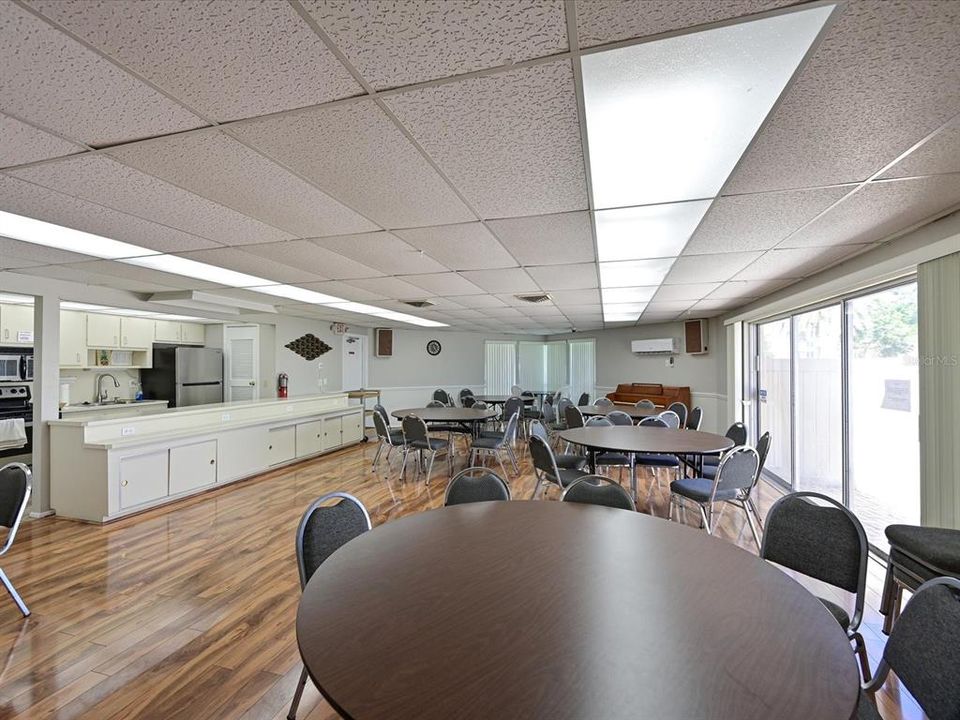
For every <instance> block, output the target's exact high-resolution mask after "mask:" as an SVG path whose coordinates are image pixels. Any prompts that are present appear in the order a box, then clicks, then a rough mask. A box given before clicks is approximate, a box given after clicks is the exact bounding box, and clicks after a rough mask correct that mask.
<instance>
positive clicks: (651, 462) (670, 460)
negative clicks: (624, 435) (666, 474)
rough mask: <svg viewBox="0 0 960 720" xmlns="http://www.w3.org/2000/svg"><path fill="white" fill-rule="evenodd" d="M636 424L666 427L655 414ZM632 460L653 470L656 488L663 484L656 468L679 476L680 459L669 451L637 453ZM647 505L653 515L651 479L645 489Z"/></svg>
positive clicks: (639, 465)
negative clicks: (670, 471)
mask: <svg viewBox="0 0 960 720" xmlns="http://www.w3.org/2000/svg"><path fill="white" fill-rule="evenodd" d="M637 425H638V426H639V427H645V428H666V427H667V424H666V423H665V422H664V421H663V420H661V419H660V418H659V417H657V416H656V415H651V416H649V417H645V418H643V419H642V420H641V421H640V422H639V423H637ZM634 462H635V463H636V465H637V466H638V467H645V468H649V469H651V470H653V476H654V479H655V480H656V481H657V489H660V490H662V489H663V485H662V484H661V483H660V474H659V473H658V472H657V470H659V469H661V468H667V469H668V470H673V471H674V472H676V473H677V479H679V478H680V460H679V458H677V456H676V455H671V454H670V453H638V454H637V455H636V456H635V458H634ZM647 505H648V506H649V508H650V514H651V515H653V514H654V512H653V482H652V481H651V483H650V487H649V489H648V490H647Z"/></svg>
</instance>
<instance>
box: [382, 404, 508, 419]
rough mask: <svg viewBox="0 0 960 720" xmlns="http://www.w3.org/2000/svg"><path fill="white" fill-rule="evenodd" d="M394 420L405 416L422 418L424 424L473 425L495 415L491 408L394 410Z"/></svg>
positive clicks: (495, 412)
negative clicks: (449, 423)
mask: <svg viewBox="0 0 960 720" xmlns="http://www.w3.org/2000/svg"><path fill="white" fill-rule="evenodd" d="M390 414H391V415H393V416H394V417H395V418H397V419H398V420H402V419H403V418H405V417H406V416H407V415H416V416H417V417H419V418H422V419H423V421H424V422H460V423H473V422H481V421H483V420H489V419H490V418H492V417H493V416H495V415H496V414H497V411H496V410H494V409H493V408H487V409H486V410H474V409H473V408H462V407H436V408H403V409H402V410H394V411H393V412H392V413H390Z"/></svg>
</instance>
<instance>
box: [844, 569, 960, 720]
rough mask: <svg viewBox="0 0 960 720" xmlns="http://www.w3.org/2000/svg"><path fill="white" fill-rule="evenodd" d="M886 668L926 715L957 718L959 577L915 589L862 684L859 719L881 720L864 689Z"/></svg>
mask: <svg viewBox="0 0 960 720" xmlns="http://www.w3.org/2000/svg"><path fill="white" fill-rule="evenodd" d="M891 670H893V672H895V673H896V674H897V679H898V680H899V681H900V682H901V683H902V684H903V686H904V687H906V688H907V690H909V691H910V694H911V695H912V696H913V698H914V699H915V700H916V701H917V704H918V705H919V706H920V708H921V709H922V710H923V712H924V713H925V715H926V717H929V718H958V717H960V580H957V579H956V578H952V577H939V578H934V579H933V580H928V581H927V582H925V583H924V584H923V585H921V586H920V587H919V588H918V589H917V590H916V592H915V593H914V595H913V599H911V600H910V602H909V603H907V607H906V609H904V611H903V614H902V615H901V616H900V618H899V620H898V621H897V624H896V625H895V626H894V628H893V631H892V632H891V633H890V638H889V639H888V640H887V644H886V646H885V647H884V649H883V659H882V660H881V661H880V665H879V666H878V667H877V673H876V675H874V676H873V678H872V679H871V680H870V681H869V682H867V683H866V684H865V685H864V686H863V690H864V692H862V693H860V705H859V707H858V708H857V717H858V718H859V719H860V720H882V719H881V718H880V715H879V713H877V710H876V708H875V707H874V705H873V703H872V702H870V700H869V699H868V696H867V693H869V694H870V695H872V694H873V693H875V692H876V691H877V690H879V689H880V688H881V687H882V686H883V683H884V682H885V681H886V679H887V675H888V674H889V673H890V671H891Z"/></svg>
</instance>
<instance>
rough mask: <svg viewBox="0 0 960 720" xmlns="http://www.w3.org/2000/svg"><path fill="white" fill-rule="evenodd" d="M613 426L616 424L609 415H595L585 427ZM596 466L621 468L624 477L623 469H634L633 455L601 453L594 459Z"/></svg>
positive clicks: (588, 420) (588, 419)
mask: <svg viewBox="0 0 960 720" xmlns="http://www.w3.org/2000/svg"><path fill="white" fill-rule="evenodd" d="M627 417H630V416H629V415H628V416H627ZM631 424H632V423H631ZM613 425H614V423H613V421H612V420H610V416H609V415H595V416H593V417H592V418H587V421H586V423H584V427H613ZM594 464H595V465H596V467H616V468H620V473H621V475H622V474H623V468H633V453H620V452H610V451H605V452H599V453H597V454H596V456H595V457H594Z"/></svg>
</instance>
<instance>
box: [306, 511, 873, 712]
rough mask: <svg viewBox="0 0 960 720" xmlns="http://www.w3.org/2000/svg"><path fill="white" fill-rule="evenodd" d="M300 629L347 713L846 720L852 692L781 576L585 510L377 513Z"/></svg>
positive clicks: (709, 542)
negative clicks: (379, 521) (378, 520)
mask: <svg viewBox="0 0 960 720" xmlns="http://www.w3.org/2000/svg"><path fill="white" fill-rule="evenodd" d="M296 630H297V642H298V644H299V648H300V654H301V656H302V658H303V661H304V664H305V666H306V668H307V671H308V673H309V675H310V677H311V678H312V680H313V682H314V683H315V684H316V686H317V687H318V688H319V689H320V692H321V693H322V694H323V696H324V697H325V698H326V699H327V701H328V702H329V703H330V704H331V705H332V706H333V708H334V709H335V710H336V711H337V712H338V713H339V714H340V715H341V716H342V717H344V718H348V720H408V719H409V720H448V719H449V718H458V720H489V719H490V718H526V719H530V720H539V719H543V720H596V719H597V718H604V720H628V719H629V720H636V719H637V718H657V719H658V720H732V719H733V718H736V720H772V719H773V718H776V720H849V718H851V716H852V715H853V713H854V712H855V709H856V704H857V698H858V692H859V689H860V686H859V682H858V681H859V676H858V672H857V666H856V662H855V660H854V654H853V652H852V650H851V649H850V643H849V641H848V640H847V638H846V635H845V634H844V632H843V630H842V629H841V628H840V625H839V624H838V623H837V621H836V620H835V619H834V618H833V616H832V615H831V614H830V613H829V612H828V611H827V609H826V608H825V607H824V606H823V604H822V603H820V601H819V600H817V599H816V598H815V597H814V596H813V595H812V594H811V593H809V592H808V591H807V590H806V589H805V588H803V587H802V586H801V585H800V584H798V583H797V582H796V581H795V580H793V579H792V578H790V577H789V576H787V575H786V574H785V573H783V572H782V571H780V570H778V569H777V568H775V567H774V566H772V565H769V564H768V563H766V562H764V561H762V560H760V559H759V558H757V557H756V556H754V555H752V554H750V553H747V552H746V551H744V550H742V549H740V548H737V547H735V546H734V545H732V544H730V543H728V542H725V541H722V540H720V539H718V538H714V537H711V536H709V535H707V534H706V533H704V532H701V531H698V530H696V529H693V528H689V527H686V526H683V525H680V524H678V523H671V522H666V521H664V520H662V519H657V518H652V517H650V516H648V515H643V514H641V513H636V512H630V511H626V510H618V509H614V508H607V507H600V506H594V505H584V504H578V503H562V502H550V501H542V500H541V501H509V502H480V503H471V504H467V505H455V506H451V507H446V508H439V509H436V510H430V511H427V512H421V513H416V514H414V515H410V516H407V517H404V518H401V519H399V520H394V521H390V522H387V523H386V524H384V525H381V526H380V527H377V528H376V529H374V530H372V531H370V532H367V533H364V534H363V535H361V536H359V537H357V538H356V539H354V540H351V541H350V542H348V543H347V544H346V545H344V546H343V547H342V548H340V549H339V550H337V551H336V552H335V553H333V555H331V556H330V558H329V559H328V560H327V561H326V562H325V563H324V564H323V565H321V566H320V568H319V569H318V570H317V571H316V572H315V573H314V575H313V577H312V578H311V579H310V581H309V582H308V583H307V585H306V587H305V588H304V591H303V595H302V597H301V600H300V606H299V609H298V611H297V622H296Z"/></svg>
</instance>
